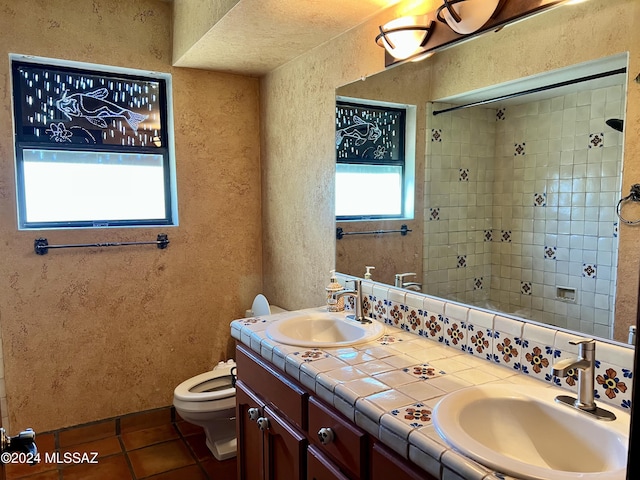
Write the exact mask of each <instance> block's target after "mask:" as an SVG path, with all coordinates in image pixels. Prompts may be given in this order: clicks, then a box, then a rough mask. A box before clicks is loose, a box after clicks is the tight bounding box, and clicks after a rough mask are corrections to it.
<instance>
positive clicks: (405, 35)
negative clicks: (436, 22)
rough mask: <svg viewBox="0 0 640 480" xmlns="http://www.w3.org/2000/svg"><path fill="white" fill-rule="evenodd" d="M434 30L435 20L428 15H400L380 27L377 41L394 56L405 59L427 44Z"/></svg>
mask: <svg viewBox="0 0 640 480" xmlns="http://www.w3.org/2000/svg"><path fill="white" fill-rule="evenodd" d="M432 30H433V22H429V19H428V18H427V16H426V15H420V16H413V17H400V18H396V19H395V20H391V21H390V22H388V23H386V24H385V25H383V26H381V27H380V34H379V35H378V36H377V37H376V43H377V44H378V45H379V46H381V47H384V48H385V49H386V50H387V52H389V53H390V54H391V55H392V56H393V57H394V58H397V59H398V60H404V59H405V58H409V57H410V56H411V55H413V54H415V53H417V52H419V51H420V49H421V48H422V47H424V46H425V45H426V43H427V41H428V40H429V36H430V35H431V32H432Z"/></svg>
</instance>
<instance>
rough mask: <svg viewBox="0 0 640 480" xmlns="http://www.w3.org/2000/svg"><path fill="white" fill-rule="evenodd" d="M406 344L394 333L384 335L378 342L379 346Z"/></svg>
mask: <svg viewBox="0 0 640 480" xmlns="http://www.w3.org/2000/svg"><path fill="white" fill-rule="evenodd" d="M399 342H404V339H403V338H401V337H400V336H398V335H395V332H394V333H389V334H386V335H382V336H381V337H380V338H378V339H377V340H376V343H378V344H379V345H395V344H396V343H399Z"/></svg>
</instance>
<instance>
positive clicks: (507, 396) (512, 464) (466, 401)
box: [433, 385, 630, 480]
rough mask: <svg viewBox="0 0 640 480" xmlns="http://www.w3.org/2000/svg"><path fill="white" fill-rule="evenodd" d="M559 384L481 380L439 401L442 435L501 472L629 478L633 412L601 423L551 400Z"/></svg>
mask: <svg viewBox="0 0 640 480" xmlns="http://www.w3.org/2000/svg"><path fill="white" fill-rule="evenodd" d="M557 393H558V390H557V389H550V388H543V387H535V386H534V387H528V386H526V387H525V386H521V385H481V386H476V387H469V388H465V389H462V390H458V391H456V392H453V393H450V394H449V395H446V396H445V397H443V399H442V400H441V401H440V402H439V403H438V404H437V405H436V407H435V409H434V412H433V421H434V425H435V427H436V430H437V431H438V434H440V436H441V437H442V438H444V439H445V440H446V441H447V443H449V444H450V445H451V446H452V447H453V448H454V449H455V450H457V451H459V452H460V453H462V454H464V455H466V456H468V457H470V458H472V459H474V460H476V461H477V462H479V463H481V464H483V465H485V466H487V467H490V468H492V469H494V470H496V471H498V472H502V473H506V474H508V475H513V476H515V477H517V478H521V479H527V480H569V479H581V480H586V479H594V480H595V479H597V480H614V479H615V480H624V479H625V477H626V464H627V449H628V443H629V439H628V432H629V423H630V422H629V415H628V414H627V413H626V412H624V411H622V410H620V409H614V408H610V407H609V406H608V405H602V407H603V408H606V409H607V410H612V411H613V410H615V414H616V416H617V419H616V420H614V421H612V422H605V421H602V420H597V419H596V418H595V417H592V416H590V415H588V414H586V413H584V412H580V411H578V410H577V409H574V408H573V407H569V406H566V405H561V404H558V403H557V402H555V401H554V399H555V396H556V395H557Z"/></svg>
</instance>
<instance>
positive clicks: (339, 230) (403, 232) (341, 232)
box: [336, 225, 412, 240]
mask: <svg viewBox="0 0 640 480" xmlns="http://www.w3.org/2000/svg"><path fill="white" fill-rule="evenodd" d="M411 231H412V230H409V228H407V226H406V225H402V226H401V227H400V230H371V231H369V232H345V231H344V230H343V229H342V227H338V228H336V238H337V239H338V240H341V239H342V237H344V236H345V235H379V234H382V233H399V234H400V235H402V236H403V237H404V236H405V235H406V234H407V233H409V232H411Z"/></svg>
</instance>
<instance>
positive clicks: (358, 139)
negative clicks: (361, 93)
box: [336, 99, 415, 220]
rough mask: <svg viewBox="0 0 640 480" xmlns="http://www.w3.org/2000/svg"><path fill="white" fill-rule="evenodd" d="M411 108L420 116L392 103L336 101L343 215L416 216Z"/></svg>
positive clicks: (363, 217)
mask: <svg viewBox="0 0 640 480" xmlns="http://www.w3.org/2000/svg"><path fill="white" fill-rule="evenodd" d="M408 113H409V114H413V116H415V110H412V111H409V109H408V107H402V106H391V105H390V104H371V103H368V104H364V103H359V102H357V101H353V100H352V99H350V101H347V100H343V99H341V100H339V101H338V102H337V103H336V151H337V155H336V157H337V160H336V218H337V220H371V219H393V218H412V217H413V161H408V157H409V156H408V155H407V152H406V148H405V145H412V144H411V142H407V117H408ZM413 144H415V142H414V143H413ZM411 160H412V159H411Z"/></svg>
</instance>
